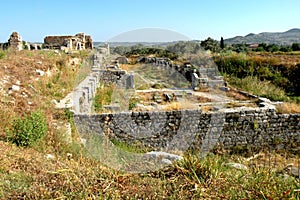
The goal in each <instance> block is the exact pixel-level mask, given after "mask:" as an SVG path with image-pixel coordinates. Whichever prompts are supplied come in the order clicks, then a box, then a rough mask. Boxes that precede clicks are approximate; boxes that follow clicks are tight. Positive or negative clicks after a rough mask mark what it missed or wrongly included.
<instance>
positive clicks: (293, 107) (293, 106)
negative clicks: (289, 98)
mask: <svg viewBox="0 0 300 200" xmlns="http://www.w3.org/2000/svg"><path fill="white" fill-rule="evenodd" d="M276 109H277V112H278V113H282V114H289V113H300V104H297V103H288V102H284V103H281V104H278V105H277V106H276Z"/></svg>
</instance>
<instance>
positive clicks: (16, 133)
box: [7, 111, 47, 147]
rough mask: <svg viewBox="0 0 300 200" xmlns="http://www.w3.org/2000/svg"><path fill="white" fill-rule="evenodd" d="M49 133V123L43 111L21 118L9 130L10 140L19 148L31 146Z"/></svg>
mask: <svg viewBox="0 0 300 200" xmlns="http://www.w3.org/2000/svg"><path fill="white" fill-rule="evenodd" d="M46 133H47V122H46V119H45V117H44V115H43V113H42V112H41V111H34V112H31V113H30V115H25V116H24V117H23V118H21V117H19V118H17V119H15V120H14V121H13V123H12V127H11V129H8V130H7V134H8V139H9V140H10V141H11V142H12V143H15V144H16V145H17V146H25V147H27V146H31V145H33V144H34V143H35V142H37V141H38V140H40V139H41V138H43V137H44V136H45V135H46Z"/></svg>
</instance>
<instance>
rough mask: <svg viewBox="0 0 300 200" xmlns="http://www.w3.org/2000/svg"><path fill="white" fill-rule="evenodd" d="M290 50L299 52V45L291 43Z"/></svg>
mask: <svg viewBox="0 0 300 200" xmlns="http://www.w3.org/2000/svg"><path fill="white" fill-rule="evenodd" d="M292 50H293V51H299V50H300V43H293V44H292Z"/></svg>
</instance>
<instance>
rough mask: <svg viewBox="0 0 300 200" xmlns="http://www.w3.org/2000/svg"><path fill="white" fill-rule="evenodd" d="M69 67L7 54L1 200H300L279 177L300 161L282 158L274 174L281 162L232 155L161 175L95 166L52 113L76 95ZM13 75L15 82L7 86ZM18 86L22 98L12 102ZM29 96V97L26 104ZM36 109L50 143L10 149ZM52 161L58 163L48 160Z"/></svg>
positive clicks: (2, 70) (60, 58) (0, 64)
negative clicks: (15, 125) (12, 129)
mask: <svg viewBox="0 0 300 200" xmlns="http://www.w3.org/2000/svg"><path fill="white" fill-rule="evenodd" d="M78 56H80V55H78ZM40 61H42V64H39V63H40ZM70 61H71V57H70V56H69V55H64V54H54V53H53V52H38V51H35V52H29V51H23V52H17V53H13V52H6V57H5V58H2V59H0V77H1V79H0V80H4V79H7V82H5V83H2V85H1V88H2V89H1V102H0V106H1V110H2V112H1V113H0V117H1V119H0V120H1V121H2V123H1V127H0V128H1V129H0V130H1V135H2V137H1V138H2V140H1V141H0V152H1V154H0V199H21V198H26V199H56V198H58V199H98V198H102V199H109V198H111V199H120V198H122V199H147V198H148V199H201V198H202V199H219V198H225V199H230V198H233V199H237V198H246V199H258V198H261V199H265V198H269V199H283V198H287V199H297V198H299V192H298V193H297V192H296V191H295V189H296V188H299V187H300V185H299V184H300V183H299V180H296V179H294V178H291V177H289V178H287V179H285V178H283V177H282V176H281V175H277V174H276V173H275V172H277V171H281V170H282V169H283V168H284V166H285V165H286V164H287V163H290V162H294V163H295V164H297V162H298V161H299V157H291V158H288V157H286V156H280V155H278V156H277V157H276V160H275V161H276V163H277V164H278V166H277V167H276V168H275V169H273V170H270V168H269V167H270V166H271V165H272V164H271V163H273V162H274V158H273V159H272V160H271V159H270V158H271V157H270V155H266V154H261V155H260V156H259V157H257V158H253V159H251V160H246V159H244V158H243V157H241V156H229V154H226V155H227V156H225V155H211V156H209V157H206V158H205V159H199V158H195V157H193V156H186V159H185V160H184V161H182V162H179V163H177V164H174V165H172V166H170V167H169V168H166V169H163V170H161V171H160V172H153V173H147V174H124V173H121V172H116V171H114V170H112V169H109V168H107V167H105V166H104V165H102V164H101V163H99V162H98V161H97V160H94V159H93V158H91V157H90V156H89V154H88V153H87V152H85V150H84V149H83V148H82V147H81V145H80V144H78V143H76V142H74V143H72V144H66V143H65V142H64V140H63V139H62V131H61V130H57V129H55V128H54V127H52V125H53V123H55V122H56V123H57V121H63V122H66V120H67V117H66V116H65V114H64V112H62V111H57V110H55V109H54V108H53V104H51V100H52V99H57V100H59V99H60V98H61V97H63V96H64V95H66V94H67V93H68V92H69V91H70V90H71V89H72V87H73V85H72V84H73V83H74V79H75V78H76V75H75V74H76V72H77V71H78V70H79V65H78V64H75V65H71V64H72V62H70ZM4 66H6V67H4ZM41 66H43V67H42V69H43V70H45V71H46V70H48V69H50V70H51V69H53V70H52V76H51V77H40V76H38V75H36V73H35V69H37V68H39V69H40V68H41ZM7 75H8V76H9V77H10V78H7V77H6V78H5V76H7ZM37 78H38V79H37ZM17 79H18V80H20V82H21V84H20V85H21V90H20V91H19V92H13V93H11V94H8V93H7V91H8V88H9V87H10V86H11V85H12V84H15V81H16V80H17ZM30 85H31V86H30ZM32 88H34V89H32ZM22 91H23V92H25V93H26V94H27V96H28V97H22ZM21 102H22V103H21ZM29 102H32V103H29ZM37 107H40V108H41V109H42V111H43V112H44V113H45V114H46V115H47V121H48V125H49V131H48V134H47V137H46V138H45V139H44V140H42V141H40V142H39V143H37V144H36V145H35V146H33V147H31V148H21V147H17V146H15V145H13V144H11V143H9V142H6V140H5V130H4V129H5V128H7V127H9V125H10V122H11V120H12V119H13V117H14V116H20V115H22V113H24V112H28V111H30V110H35V109H36V108H37ZM74 139H75V140H76V137H75V136H74ZM47 154H51V155H53V156H54V158H47ZM48 157H49V156H48ZM258 158H259V159H258ZM227 162H238V163H242V164H245V165H246V166H248V170H246V171H242V170H237V169H234V168H230V167H228V166H227V165H226V163H227Z"/></svg>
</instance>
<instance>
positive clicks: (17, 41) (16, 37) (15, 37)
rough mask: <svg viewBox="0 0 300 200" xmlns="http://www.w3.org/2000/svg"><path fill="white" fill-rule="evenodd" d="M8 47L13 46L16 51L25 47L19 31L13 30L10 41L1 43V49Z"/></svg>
mask: <svg viewBox="0 0 300 200" xmlns="http://www.w3.org/2000/svg"><path fill="white" fill-rule="evenodd" d="M8 48H11V49H13V50H16V51H20V50H22V49H23V41H22V38H21V36H20V34H19V33H17V32H12V34H11V35H10V37H9V39H8V42H6V43H1V44H0V49H8Z"/></svg>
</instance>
